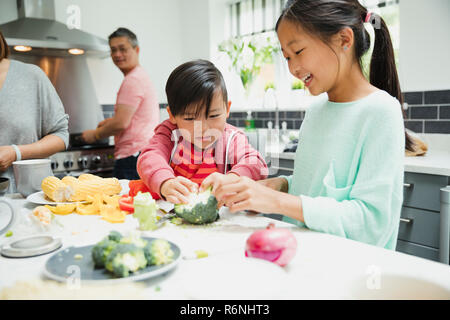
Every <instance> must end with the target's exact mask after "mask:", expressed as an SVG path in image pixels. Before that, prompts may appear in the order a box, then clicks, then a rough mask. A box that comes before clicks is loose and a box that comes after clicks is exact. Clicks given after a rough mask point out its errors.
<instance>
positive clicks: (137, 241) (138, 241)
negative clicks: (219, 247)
mask: <svg viewBox="0 0 450 320" xmlns="http://www.w3.org/2000/svg"><path fill="white" fill-rule="evenodd" d="M120 243H131V244H134V245H135V246H136V247H138V248H144V247H145V246H146V245H147V244H148V241H147V240H144V239H142V238H141V237H139V236H136V235H131V236H129V237H124V238H122V239H120Z"/></svg>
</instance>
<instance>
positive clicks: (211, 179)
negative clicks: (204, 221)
mask: <svg viewBox="0 0 450 320" xmlns="http://www.w3.org/2000/svg"><path fill="white" fill-rule="evenodd" d="M238 180H239V176H238V175H237V174H235V173H228V174H222V173H218V172H214V173H211V174H210V175H209V176H207V177H206V178H205V180H203V182H202V184H201V186H200V191H203V190H206V189H207V188H208V187H210V186H212V193H213V194H214V195H215V191H216V190H217V189H218V188H219V187H220V186H223V185H227V184H230V183H234V182H237V181H238ZM217 202H218V203H217V208H218V209H220V208H221V207H222V206H223V205H224V202H223V201H220V200H219V199H217Z"/></svg>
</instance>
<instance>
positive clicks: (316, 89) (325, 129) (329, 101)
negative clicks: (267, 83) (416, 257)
mask: <svg viewBox="0 0 450 320" xmlns="http://www.w3.org/2000/svg"><path fill="white" fill-rule="evenodd" d="M365 23H371V24H373V26H374V28H375V44H374V51H373V55H372V61H371V69H370V82H369V81H367V80H366V78H365V77H364V75H363V72H362V68H361V57H362V55H363V54H364V53H365V52H366V51H367V50H368V48H369V47H370V39H369V34H368V33H367V31H366V30H365V28H364V24H365ZM276 32H277V35H278V39H279V41H280V44H281V49H282V52H283V55H284V57H285V58H286V60H287V63H288V66H289V70H290V72H291V73H292V74H293V75H294V76H295V77H297V78H298V79H301V80H303V81H304V82H305V85H306V86H307V87H308V89H309V91H310V92H311V93H312V94H313V95H319V94H321V93H324V92H326V93H327V95H323V98H322V99H320V98H318V100H317V102H316V103H314V104H313V105H311V106H310V107H309V108H308V110H307V112H306V116H305V119H304V121H303V124H302V126H301V129H300V136H299V141H300V144H299V146H298V148H297V153H296V159H295V168H294V173H293V176H289V177H277V178H272V179H267V180H264V181H261V182H259V183H257V182H254V181H252V180H250V179H245V178H242V177H241V178H239V179H237V181H233V182H230V183H225V184H224V183H217V182H214V181H209V180H208V179H206V180H205V181H204V183H203V185H202V186H201V187H202V188H205V187H207V186H209V185H213V192H214V193H215V195H216V197H217V198H218V199H219V200H220V201H222V202H224V203H225V204H226V205H227V206H228V207H229V208H230V210H231V211H232V212H235V211H239V210H254V211H259V212H263V213H279V214H282V215H283V220H285V221H289V222H292V223H296V224H298V225H299V226H305V225H306V227H308V228H310V229H312V230H316V231H320V232H326V233H330V234H334V235H338V236H342V237H346V238H349V239H354V240H358V241H362V242H366V243H370V244H374V245H377V246H380V247H385V248H388V249H395V246H396V242H397V233H398V227H399V218H400V210H401V205H402V200H403V157H404V152H405V137H406V146H407V147H408V148H409V147H410V141H409V138H408V136H406V135H405V131H404V126H403V119H402V109H401V104H400V102H401V101H402V97H401V91H400V86H399V81H398V76H397V72H396V68H395V61H394V54H393V49H392V44H391V40H390V36H389V32H388V29H387V26H386V24H385V23H384V21H383V19H382V18H381V17H380V16H378V15H376V14H373V13H370V12H368V11H367V10H366V9H365V8H364V7H363V6H361V5H360V4H359V2H358V1H357V0H297V1H289V2H288V3H287V5H286V7H285V9H284V10H283V12H282V14H281V16H280V18H279V19H278V22H277V24H276ZM287 192H288V193H287Z"/></svg>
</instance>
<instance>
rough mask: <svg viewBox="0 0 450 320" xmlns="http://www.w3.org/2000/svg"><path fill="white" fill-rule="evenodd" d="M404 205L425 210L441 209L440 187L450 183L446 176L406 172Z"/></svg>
mask: <svg viewBox="0 0 450 320" xmlns="http://www.w3.org/2000/svg"><path fill="white" fill-rule="evenodd" d="M404 182H405V184H408V185H409V186H405V187H404V188H403V205H404V206H407V207H413V208H420V209H425V210H432V211H440V210H441V202H440V201H441V200H440V189H441V188H443V187H445V186H447V185H448V184H449V178H448V177H446V176H437V175H432V174H421V173H413V172H405V178H404Z"/></svg>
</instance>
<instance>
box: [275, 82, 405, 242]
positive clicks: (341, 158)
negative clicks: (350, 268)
mask: <svg viewBox="0 0 450 320" xmlns="http://www.w3.org/2000/svg"><path fill="white" fill-rule="evenodd" d="M404 150H405V134H404V125H403V118H402V112H401V107H400V103H399V102H398V100H397V99H395V98H393V97H392V96H390V95H389V94H388V93H387V92H385V91H381V90H379V91H376V92H374V93H372V94H370V95H368V96H366V97H364V98H362V99H360V100H357V101H353V102H348V103H335V102H330V101H328V97H327V96H326V95H324V97H323V98H322V97H320V98H318V101H317V102H316V103H314V104H312V105H311V106H310V107H309V108H308V109H307V111H306V115H305V119H304V121H303V123H302V126H301V128H300V133H299V145H298V148H297V152H296V156H295V165H294V173H293V175H292V176H288V177H285V178H286V179H287V180H288V183H289V193H290V194H293V195H298V196H300V197H301V200H302V206H303V216H304V220H305V224H303V223H301V222H299V221H297V220H294V219H290V218H288V217H284V218H283V219H284V220H285V221H288V222H291V223H295V224H297V225H299V226H304V225H306V227H307V228H309V229H311V230H315V231H320V232H325V233H329V234H334V235H338V236H342V237H346V238H349V239H353V240H357V241H361V242H365V243H369V244H373V245H376V246H380V247H384V248H388V249H395V246H396V243H397V234H398V228H399V222H400V210H401V206H402V201H403V169H404V168H403V160H404V152H405V151H404Z"/></svg>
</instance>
